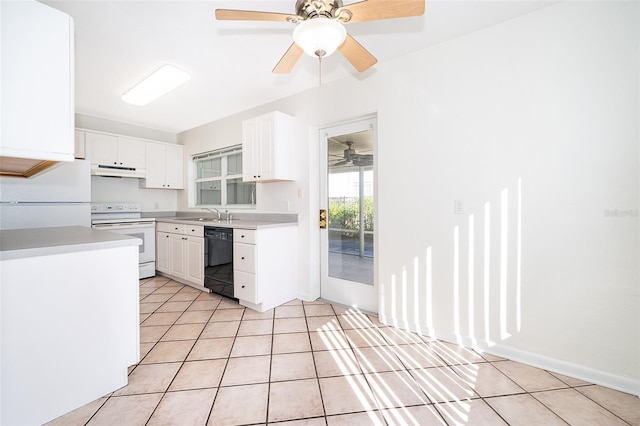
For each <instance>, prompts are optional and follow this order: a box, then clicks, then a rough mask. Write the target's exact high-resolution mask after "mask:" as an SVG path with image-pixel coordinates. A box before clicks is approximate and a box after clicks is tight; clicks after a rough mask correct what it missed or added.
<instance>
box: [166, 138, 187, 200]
mask: <svg viewBox="0 0 640 426" xmlns="http://www.w3.org/2000/svg"><path fill="white" fill-rule="evenodd" d="M164 148H165V152H166V155H165V163H164V164H165V178H164V183H165V185H166V188H171V189H183V188H184V147H183V146H182V145H172V144H167V145H164Z"/></svg>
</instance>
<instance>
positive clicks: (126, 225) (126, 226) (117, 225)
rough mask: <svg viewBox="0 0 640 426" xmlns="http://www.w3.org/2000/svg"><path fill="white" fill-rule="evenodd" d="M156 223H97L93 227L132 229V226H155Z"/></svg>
mask: <svg viewBox="0 0 640 426" xmlns="http://www.w3.org/2000/svg"><path fill="white" fill-rule="evenodd" d="M153 227H155V224H153V223H152V222H132V223H97V224H95V225H92V228H103V229H106V230H109V229H132V228H153Z"/></svg>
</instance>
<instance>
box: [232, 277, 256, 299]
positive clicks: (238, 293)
mask: <svg viewBox="0 0 640 426" xmlns="http://www.w3.org/2000/svg"><path fill="white" fill-rule="evenodd" d="M233 281H234V283H233V296H234V297H236V298H237V299H240V300H246V301H247V302H251V303H255V304H258V303H260V299H259V298H258V286H257V283H256V276H255V275H254V274H247V273H246V272H241V271H236V272H234V274H233Z"/></svg>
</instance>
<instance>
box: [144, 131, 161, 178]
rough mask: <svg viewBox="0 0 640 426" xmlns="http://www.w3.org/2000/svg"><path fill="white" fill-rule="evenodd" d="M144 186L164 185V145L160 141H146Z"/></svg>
mask: <svg viewBox="0 0 640 426" xmlns="http://www.w3.org/2000/svg"><path fill="white" fill-rule="evenodd" d="M146 157H147V167H146V172H145V173H146V177H145V187H146V188H164V187H165V147H164V145H163V144H160V143H153V142H147V153H146Z"/></svg>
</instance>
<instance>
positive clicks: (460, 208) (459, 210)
mask: <svg viewBox="0 0 640 426" xmlns="http://www.w3.org/2000/svg"><path fill="white" fill-rule="evenodd" d="M453 214H464V201H462V200H453Z"/></svg>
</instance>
